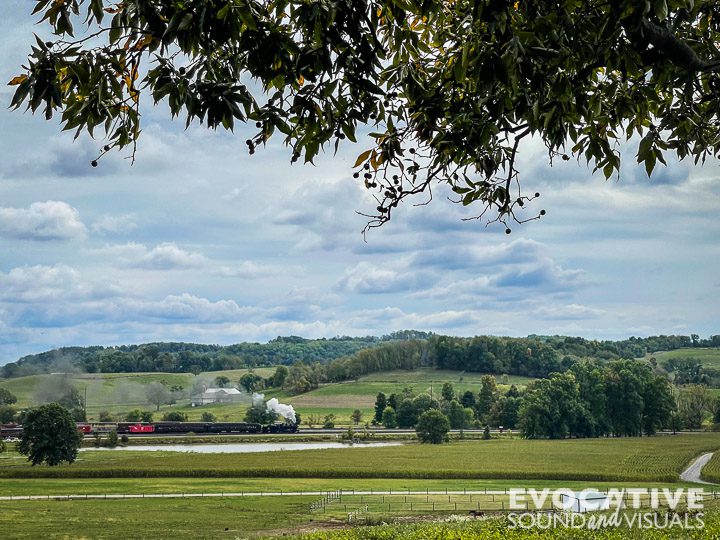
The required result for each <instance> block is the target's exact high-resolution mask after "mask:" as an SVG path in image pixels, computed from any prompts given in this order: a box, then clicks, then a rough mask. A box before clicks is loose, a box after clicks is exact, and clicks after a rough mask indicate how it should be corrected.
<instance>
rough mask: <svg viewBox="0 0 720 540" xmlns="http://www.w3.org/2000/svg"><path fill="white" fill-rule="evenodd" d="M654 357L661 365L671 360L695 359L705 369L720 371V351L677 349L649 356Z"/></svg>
mask: <svg viewBox="0 0 720 540" xmlns="http://www.w3.org/2000/svg"><path fill="white" fill-rule="evenodd" d="M653 356H654V357H655V359H656V360H657V361H658V364H661V365H662V363H663V362H666V361H667V360H670V359H671V358H694V359H696V360H697V361H699V362H700V363H701V364H702V365H703V366H705V367H711V368H715V369H720V349H705V348H697V349H696V348H689V349H676V350H674V351H661V352H655V353H652V354H649V355H648V358H649V357H653Z"/></svg>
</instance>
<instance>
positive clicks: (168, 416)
mask: <svg viewBox="0 0 720 540" xmlns="http://www.w3.org/2000/svg"><path fill="white" fill-rule="evenodd" d="M162 419H163V422H187V420H188V417H187V414H185V413H182V412H180V411H170V412H166V413H165V414H163V417H162Z"/></svg>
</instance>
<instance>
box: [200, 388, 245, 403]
mask: <svg viewBox="0 0 720 540" xmlns="http://www.w3.org/2000/svg"><path fill="white" fill-rule="evenodd" d="M241 397H242V392H240V390H238V389H237V388H206V389H205V391H204V392H203V393H202V394H198V395H196V396H192V397H191V398H190V404H191V405H192V406H193V407H197V406H199V405H207V404H208V403H233V402H235V401H239V400H240V398H241Z"/></svg>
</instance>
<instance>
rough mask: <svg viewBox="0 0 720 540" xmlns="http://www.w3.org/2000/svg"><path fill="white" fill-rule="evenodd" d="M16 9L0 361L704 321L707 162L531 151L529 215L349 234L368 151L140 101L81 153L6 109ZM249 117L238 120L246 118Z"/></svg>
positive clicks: (5, 54) (419, 221) (3, 114)
mask: <svg viewBox="0 0 720 540" xmlns="http://www.w3.org/2000/svg"><path fill="white" fill-rule="evenodd" d="M31 4H32V3H31V2H28V1H25V0H22V1H21V0H12V1H10V2H4V3H3V6H2V8H1V9H2V17H0V81H1V82H2V83H3V84H2V85H0V103H1V104H2V105H0V126H2V130H0V137H1V145H0V156H1V157H2V159H0V252H1V253H2V258H1V259H0V364H3V363H5V362H8V361H13V360H15V359H17V358H18V357H19V356H22V355H24V354H28V353H32V352H40V351H43V350H47V349H51V348H55V347H61V346H68V345H91V344H98V345H112V344H123V343H142V342H148V341H169V340H176V341H196V342H204V343H220V344H229V343H235V342H239V341H266V340H268V339H271V338H273V337H275V336H278V335H289V334H294V335H301V336H305V337H332V336H336V335H367V334H376V335H380V334H385V333H389V332H391V331H394V330H400V329H410V328H412V329H418V330H430V331H433V332H438V333H447V334H453V335H466V336H469V335H476V334H502V335H512V336H523V335H527V334H530V333H541V334H556V333H558V334H570V335H580V336H584V337H588V338H612V339H615V338H625V337H629V336H631V335H651V334H658V333H684V334H688V333H690V332H697V333H699V334H701V335H703V336H707V335H710V334H714V333H718V332H720V324H719V323H720V317H719V315H720V309H719V308H718V299H719V298H720V272H719V271H718V268H720V244H719V243H718V238H720V220H718V214H719V212H720V197H719V195H720V182H719V181H718V180H719V176H720V169H719V168H718V163H716V162H708V163H707V164H706V165H705V166H704V167H695V166H692V165H691V164H686V163H680V164H678V163H670V166H669V167H668V168H661V169H659V170H658V171H656V173H655V175H654V177H653V179H652V180H648V179H647V177H646V176H645V174H644V172H643V171H642V170H641V169H639V168H637V167H636V166H634V165H633V163H632V162H633V156H634V153H635V149H634V147H633V145H632V144H631V145H630V146H629V147H628V149H627V151H626V153H625V157H626V158H627V159H626V164H625V165H624V168H623V171H622V174H621V179H620V181H619V182H616V181H609V182H605V181H604V180H603V179H602V178H601V177H600V176H597V175H596V176H592V175H591V173H590V170H588V168H587V167H585V166H584V165H578V164H577V163H575V162H574V161H571V162H567V163H564V162H563V163H557V164H555V166H554V167H552V168H551V167H549V166H548V164H547V156H546V155H545V154H544V153H543V152H542V150H541V148H539V146H538V145H536V144H533V143H531V144H529V145H527V146H526V147H525V148H523V154H522V159H521V161H520V170H521V174H522V178H523V181H524V183H525V186H526V188H527V190H528V191H539V192H541V194H542V197H541V199H540V201H538V202H536V203H534V205H535V206H534V210H535V211H537V210H539V209H540V208H545V209H546V210H547V212H548V214H547V216H546V218H545V219H544V220H543V221H541V222H532V223H529V224H526V225H522V226H517V225H516V226H514V227H513V233H512V234H511V235H509V236H507V235H505V234H504V232H503V228H502V227H499V226H491V227H489V228H485V226H484V224H481V223H479V222H474V221H469V222H468V221H466V222H463V221H461V218H463V217H467V216H469V215H470V214H468V213H467V212H466V211H465V209H463V208H461V207H460V206H458V205H454V204H451V203H450V202H448V200H447V198H446V195H447V194H445V193H442V191H436V192H435V194H434V195H435V198H434V201H433V203H432V204H431V205H429V206H425V207H419V208H413V207H412V206H410V205H406V207H405V208H401V209H398V210H400V211H398V212H396V213H395V214H394V220H393V222H391V223H389V224H387V225H386V226H384V227H382V228H381V229H379V230H378V229H375V230H373V231H372V232H371V234H370V235H369V236H368V237H367V239H366V240H364V239H363V236H362V234H361V230H362V228H363V226H364V224H365V218H363V217H362V216H360V215H358V214H357V213H356V211H368V210H371V209H373V208H374V206H376V204H374V203H373V201H372V199H369V198H368V195H367V193H365V190H364V189H361V187H360V186H359V185H358V183H357V181H355V180H353V178H352V169H351V166H352V164H353V163H354V161H355V157H356V156H357V154H359V153H360V152H361V151H362V150H364V149H365V148H366V147H365V146H363V143H362V140H361V142H360V143H359V144H358V145H352V144H347V145H346V146H345V147H341V150H340V152H339V154H338V156H335V157H333V156H332V155H331V154H327V155H325V156H324V157H322V158H321V159H319V160H318V161H317V165H316V166H315V167H313V166H303V165H300V164H296V165H292V166H291V165H290V163H289V161H290V159H289V158H290V155H289V153H288V151H287V149H285V148H284V147H282V145H281V144H280V143H279V142H274V143H272V144H270V145H269V146H268V147H267V148H264V149H258V152H257V153H256V154H255V155H254V156H249V155H248V153H247V149H246V147H245V144H244V141H245V139H246V138H247V135H248V133H249V132H244V130H243V129H242V128H241V129H238V130H236V132H235V134H234V135H233V134H228V133H225V132H217V133H215V132H210V131H208V130H206V129H204V128H202V127H193V128H191V129H189V130H187V131H185V130H183V129H182V127H183V126H182V125H180V123H173V122H172V121H170V120H169V116H168V114H167V112H166V111H165V110H164V109H163V108H159V109H157V110H152V109H147V110H146V113H145V116H144V132H143V136H142V140H141V142H140V145H139V151H138V155H137V161H136V163H135V164H134V165H130V163H129V161H128V160H127V159H125V156H126V154H127V152H126V153H119V154H113V155H111V156H107V157H106V158H104V159H103V161H102V162H101V164H100V166H99V167H98V168H96V169H94V168H92V167H90V165H89V163H90V161H91V160H92V159H93V158H94V157H95V156H96V155H97V152H98V149H99V148H100V146H102V144H103V143H102V141H93V140H91V139H89V138H80V139H78V140H77V141H75V142H74V143H73V141H72V137H71V136H70V135H68V134H61V133H60V131H59V129H58V125H57V123H56V122H55V121H51V122H46V121H45V120H44V119H43V118H42V117H41V116H38V117H33V116H31V115H30V114H27V113H26V114H23V113H22V112H21V111H10V110H8V109H7V105H8V104H9V102H10V98H11V95H12V88H11V87H8V86H5V84H4V83H5V82H6V81H8V80H10V79H11V78H12V77H13V76H14V75H17V74H18V73H19V72H20V70H19V69H18V66H19V65H20V64H22V63H23V62H24V60H25V58H26V53H27V51H28V48H29V44H30V41H31V38H32V32H34V31H35V32H41V31H42V30H43V29H42V28H41V27H38V26H33V24H32V20H31V18H30V17H29V15H28V12H29V8H30V7H31ZM252 131H253V132H254V131H255V130H254V128H253V130H252Z"/></svg>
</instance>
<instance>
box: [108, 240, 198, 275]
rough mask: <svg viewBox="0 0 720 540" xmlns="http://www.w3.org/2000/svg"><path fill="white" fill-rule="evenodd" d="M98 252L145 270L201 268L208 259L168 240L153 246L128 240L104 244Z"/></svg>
mask: <svg viewBox="0 0 720 540" xmlns="http://www.w3.org/2000/svg"><path fill="white" fill-rule="evenodd" d="M98 252H99V253H101V254H102V253H105V254H109V255H111V256H115V257H117V259H118V261H119V262H120V264H122V265H123V266H126V267H130V268H144V269H147V270H172V269H183V268H201V267H204V266H206V265H207V264H208V259H207V258H206V257H205V256H204V255H203V254H201V253H194V252H190V251H186V250H184V249H182V248H180V247H178V246H177V245H175V244H173V243H169V242H168V243H163V244H159V245H157V246H155V247H153V248H148V247H147V246H144V245H142V244H136V243H134V242H130V243H127V244H124V245H115V246H105V247H104V248H102V249H100V250H98Z"/></svg>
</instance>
